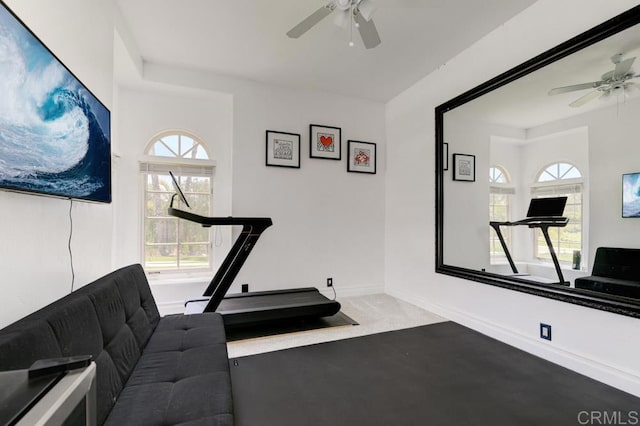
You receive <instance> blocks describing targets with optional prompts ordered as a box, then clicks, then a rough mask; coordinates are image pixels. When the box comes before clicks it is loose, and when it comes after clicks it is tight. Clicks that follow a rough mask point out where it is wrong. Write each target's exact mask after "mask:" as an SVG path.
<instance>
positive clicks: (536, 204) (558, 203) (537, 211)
mask: <svg viewBox="0 0 640 426" xmlns="http://www.w3.org/2000/svg"><path fill="white" fill-rule="evenodd" d="M566 204H567V197H551V198H532V199H531V203H530V204H529V211H528V212H527V218H526V219H522V220H518V221H516V222H495V221H491V222H489V225H490V226H491V227H492V228H493V229H494V230H495V231H496V234H498V239H499V240H500V244H502V248H503V250H504V254H505V256H506V257H507V261H509V265H510V266H511V270H512V271H513V273H514V274H518V273H519V272H518V268H517V267H516V264H515V263H514V262H513V258H512V257H511V253H510V252H509V248H508V247H507V244H506V243H505V241H504V237H503V236H502V232H501V231H500V226H528V227H529V228H540V230H541V231H542V235H544V239H545V241H546V242H547V246H548V247H549V253H550V254H551V260H553V266H555V268H556V273H557V274H558V283H557V284H562V285H569V283H568V282H567V281H565V280H564V276H563V275H562V270H561V269H560V263H559V262H558V257H557V256H556V252H555V250H554V249H553V244H552V243H551V238H549V228H554V227H555V228H562V227H565V226H567V223H569V219H568V218H566V217H563V216H562V215H563V213H564V206H565V205H566Z"/></svg>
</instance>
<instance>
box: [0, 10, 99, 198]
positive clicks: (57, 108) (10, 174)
mask: <svg viewBox="0 0 640 426" xmlns="http://www.w3.org/2000/svg"><path fill="white" fill-rule="evenodd" d="M110 132H111V131H110V113H109V110H108V109H107V108H106V107H105V106H104V105H103V104H102V103H101V102H100V100H98V99H97V98H96V97H95V96H94V95H93V94H92V93H91V91H90V90H89V89H87V88H86V87H85V86H84V85H83V84H82V83H81V82H80V81H79V80H78V79H77V78H76V77H75V76H74V75H73V73H72V72H71V71H70V70H69V69H68V68H67V67H65V65H64V64H62V62H60V61H59V60H58V58H56V56H55V55H54V54H53V53H52V52H51V51H50V50H49V49H48V48H47V47H46V46H45V45H44V44H43V43H42V42H41V41H40V40H39V39H38V37H36V35H35V34H33V33H32V32H31V30H29V29H28V28H27V27H26V25H25V24H24V23H23V22H22V21H21V20H20V19H19V18H18V17H17V16H16V15H15V14H14V13H13V12H12V11H11V10H10V9H9V8H8V7H7V6H6V5H5V4H4V3H3V2H2V1H0V189H5V190H13V191H26V192H30V193H36V194H44V195H52V196H58V197H64V198H75V199H81V200H87V201H97V202H104V203H109V202H111V134H110Z"/></svg>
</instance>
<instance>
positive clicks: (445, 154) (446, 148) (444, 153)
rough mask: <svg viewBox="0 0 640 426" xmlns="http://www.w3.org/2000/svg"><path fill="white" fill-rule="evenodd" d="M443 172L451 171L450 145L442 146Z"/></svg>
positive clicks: (444, 144)
mask: <svg viewBox="0 0 640 426" xmlns="http://www.w3.org/2000/svg"><path fill="white" fill-rule="evenodd" d="M442 157H443V158H442V170H449V144H448V143H446V142H444V143H443V144H442Z"/></svg>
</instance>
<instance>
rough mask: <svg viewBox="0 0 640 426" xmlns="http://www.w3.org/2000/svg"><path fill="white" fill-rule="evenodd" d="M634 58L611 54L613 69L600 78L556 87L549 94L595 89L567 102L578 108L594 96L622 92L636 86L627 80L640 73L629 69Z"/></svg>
mask: <svg viewBox="0 0 640 426" xmlns="http://www.w3.org/2000/svg"><path fill="white" fill-rule="evenodd" d="M635 60H636V58H635V57H633V58H629V59H625V60H622V54H621V53H618V54H616V55H613V56H612V57H611V62H613V64H614V65H615V68H614V69H613V71H608V72H606V73H604V74H602V77H600V80H598V81H592V82H590V83H582V84H574V85H571V86H564V87H556V88H555V89H551V90H550V91H549V95H550V96H551V95H557V94H560V93H567V92H575V91H578V90H586V89H595V90H592V91H591V92H589V93H587V94H586V95H584V96H582V97H580V98H578V99H576V100H575V101H573V102H571V103H570V104H569V106H571V107H574V108H578V107H581V106H582V105H584V104H586V103H587V102H589V101H591V100H593V99H596V98H600V97H606V96H609V95H611V94H612V93H620V92H622V93H624V92H625V91H626V90H628V89H631V88H633V87H637V85H636V83H634V82H632V81H628V80H631V79H632V78H638V77H640V74H635V75H634V73H633V71H631V66H632V65H633V62H634V61H635Z"/></svg>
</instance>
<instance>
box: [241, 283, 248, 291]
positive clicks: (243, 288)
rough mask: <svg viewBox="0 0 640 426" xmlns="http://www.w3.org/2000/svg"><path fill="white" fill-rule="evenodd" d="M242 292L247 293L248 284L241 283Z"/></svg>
mask: <svg viewBox="0 0 640 426" xmlns="http://www.w3.org/2000/svg"><path fill="white" fill-rule="evenodd" d="M242 292H243V293H249V284H242Z"/></svg>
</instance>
